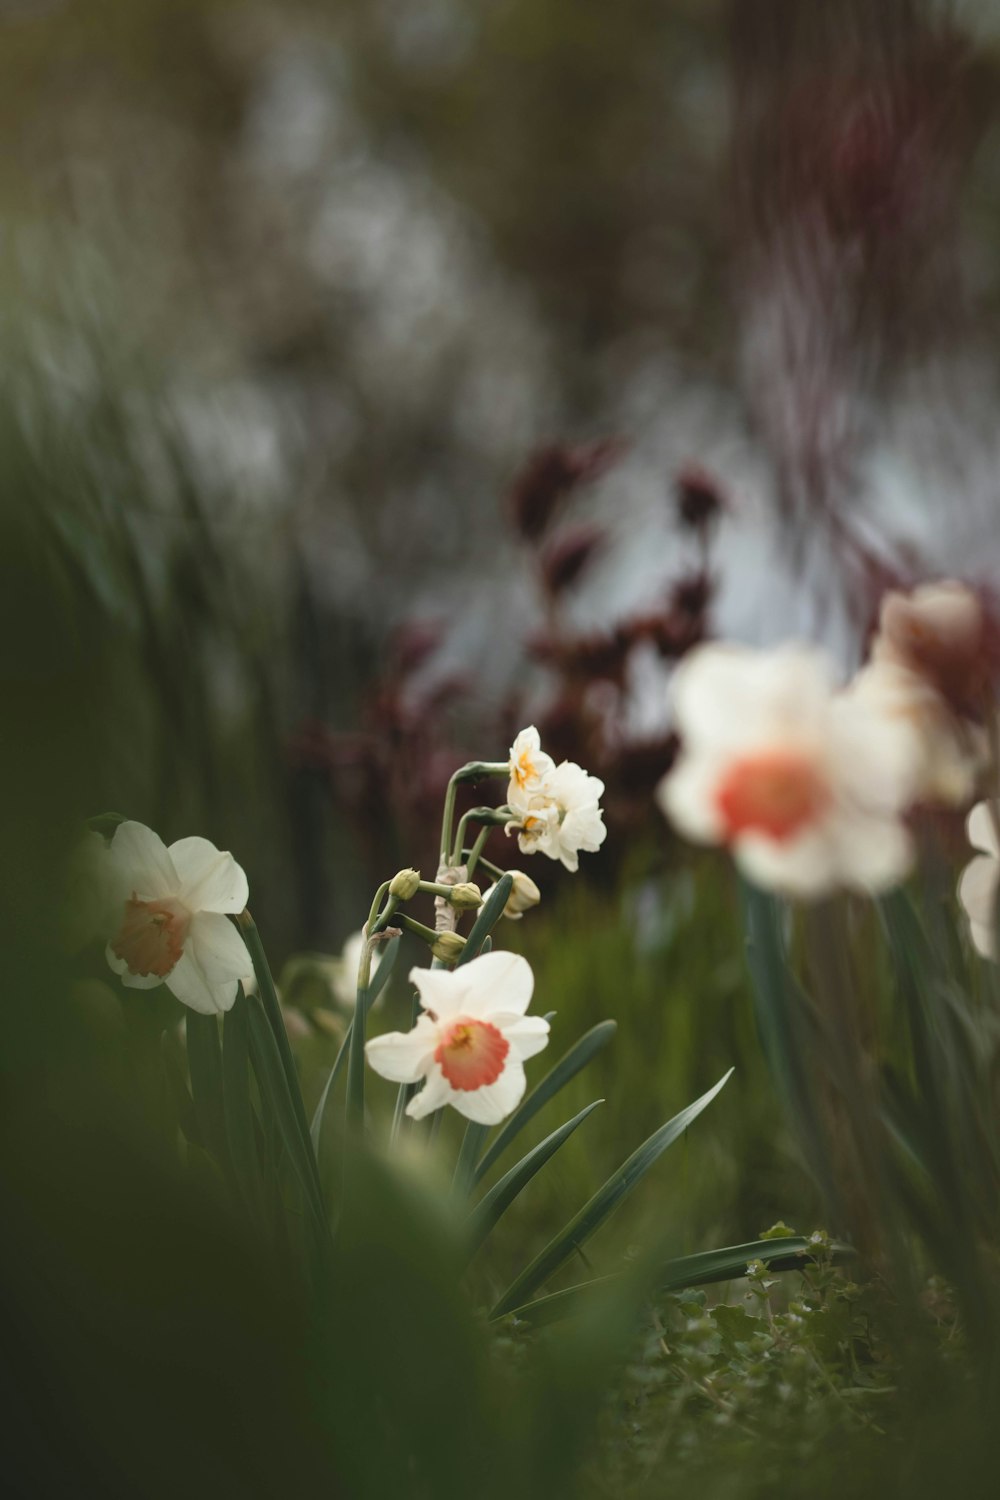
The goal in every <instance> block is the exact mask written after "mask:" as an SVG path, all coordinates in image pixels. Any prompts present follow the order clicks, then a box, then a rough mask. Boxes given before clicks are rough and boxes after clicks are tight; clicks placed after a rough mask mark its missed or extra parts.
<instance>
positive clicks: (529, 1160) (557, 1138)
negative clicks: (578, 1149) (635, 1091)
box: [466, 1099, 604, 1259]
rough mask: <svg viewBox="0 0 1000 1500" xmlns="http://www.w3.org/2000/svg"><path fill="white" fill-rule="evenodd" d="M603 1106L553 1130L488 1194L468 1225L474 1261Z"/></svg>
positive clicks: (584, 1111)
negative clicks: (520, 1197) (502, 1221)
mask: <svg viewBox="0 0 1000 1500" xmlns="http://www.w3.org/2000/svg"><path fill="white" fill-rule="evenodd" d="M603 1103H604V1100H603V1099H595V1100H594V1102H593V1104H588V1105H587V1106H586V1108H585V1109H581V1111H580V1113H579V1114H578V1115H574V1116H573V1118H572V1120H567V1121H566V1123H565V1124H564V1125H560V1126H559V1128H558V1130H553V1132H552V1134H551V1135H547V1136H546V1137H545V1139H544V1141H540V1142H539V1144H538V1145H537V1146H535V1147H534V1149H533V1150H531V1151H529V1152H528V1154H527V1155H526V1156H523V1157H522V1158H521V1160H520V1161H519V1162H518V1163H517V1165H516V1166H515V1167H511V1169H510V1171H509V1172H507V1173H506V1174H505V1175H504V1176H503V1177H501V1178H500V1181H499V1182H497V1183H494V1185H493V1187H491V1188H490V1190H489V1192H488V1193H486V1194H484V1196H483V1197H482V1198H481V1199H480V1201H479V1202H478V1203H477V1204H476V1206H475V1208H474V1209H473V1210H472V1212H471V1214H470V1215H469V1217H468V1220H467V1221H466V1232H467V1235H468V1253H469V1257H470V1259H471V1257H472V1256H473V1255H474V1254H475V1252H476V1251H477V1250H478V1249H479V1246H480V1245H481V1244H482V1243H483V1240H485V1239H486V1236H487V1235H488V1234H489V1233H490V1231H491V1230H492V1228H493V1226H494V1225H495V1224H496V1223H497V1221H498V1220H499V1219H500V1218H501V1217H502V1215H503V1214H505V1213H506V1212H507V1209H508V1208H509V1207H510V1205H511V1204H512V1203H513V1201H514V1199H515V1198H516V1197H517V1196H518V1194H519V1193H520V1192H521V1190H522V1188H524V1187H526V1186H527V1184H528V1183H529V1182H530V1181H531V1179H532V1178H533V1177H534V1176H535V1174H536V1172H540V1171H541V1169H542V1167H544V1165H545V1163H546V1162H547V1161H548V1160H549V1159H550V1157H553V1156H554V1155H555V1154H556V1152H557V1151H558V1150H559V1147H560V1146H561V1145H563V1143H564V1142H565V1141H568V1140H569V1138H570V1136H571V1135H572V1134H573V1132H574V1131H575V1130H576V1129H577V1128H578V1126H580V1125H582V1124H583V1122H584V1120H585V1119H586V1118H587V1116H588V1115H590V1114H593V1112H594V1110H595V1109H596V1108H597V1106H598V1105H599V1104H603Z"/></svg>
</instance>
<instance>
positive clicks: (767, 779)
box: [657, 644, 918, 897]
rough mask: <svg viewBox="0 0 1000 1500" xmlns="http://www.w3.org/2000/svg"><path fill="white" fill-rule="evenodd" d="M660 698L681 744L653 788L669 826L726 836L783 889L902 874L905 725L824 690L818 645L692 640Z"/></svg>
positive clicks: (812, 891) (907, 857) (910, 756)
mask: <svg viewBox="0 0 1000 1500" xmlns="http://www.w3.org/2000/svg"><path fill="white" fill-rule="evenodd" d="M671 697H672V701H673V708H674V713H675V718H676V722H677V728H678V730H679V731H680V734H681V738H682V751H681V754H680V756H679V758H678V761H677V764H676V765H675V766H674V768H673V769H672V770H671V771H670V772H669V773H668V775H667V776H666V777H665V778H664V780H663V781H662V782H661V783H660V786H659V789H658V792H657V796H658V800H659V802H660V805H661V807H662V809H663V811H664V812H665V814H666V816H667V817H668V818H669V819H670V821H671V822H672V823H673V824H674V825H675V826H676V827H677V828H678V829H679V830H680V832H681V833H683V834H685V835H686V836H687V837H688V838H691V839H694V840H696V841H697V842H699V843H706V844H724V845H726V846H727V847H729V848H731V850H732V852H733V856H734V858H735V860H736V862H737V864H738V865H739V866H740V868H741V869H742V870H743V871H744V872H745V873H746V874H747V875H748V876H749V878H750V879H751V880H753V881H754V882H755V883H756V884H758V885H760V886H763V887H765V888H769V889H774V890H779V891H784V892H787V893H789V894H792V895H798V896H806V897H814V896H820V895H822V894H824V893H826V892H828V891H832V890H835V889H836V888H838V887H839V886H849V887H854V888H857V889H861V890H869V891H877V890H883V889H885V888H886V887H888V886H891V885H894V884H896V883H897V882H898V881H899V880H901V879H902V878H903V876H904V875H905V874H906V872H907V870H908V869H909V866H910V862H911V859H912V845H911V839H910V836H909V833H908V831H907V829H906V828H905V827H904V825H903V823H902V821H901V818H900V814H901V812H902V811H903V809H904V808H905V807H906V805H907V803H908V801H909V798H910V794H911V789H912V787H913V784H914V780H915V775H916V760H917V754H918V749H917V741H916V737H915V735H914V734H913V732H912V730H911V729H910V728H909V726H907V725H904V724H902V723H898V722H896V721H894V720H893V719H892V718H891V717H890V716H889V715H886V714H884V713H876V712H872V711H871V709H870V707H869V706H868V705H867V704H866V702H865V701H864V698H863V697H859V696H857V695H854V696H852V695H850V694H844V693H841V694H837V693H835V692H834V690H833V676H832V669H831V664H830V663H829V662H828V660H827V658H826V657H825V656H824V655H823V654H822V653H821V652H819V651H816V650H814V649H812V648H810V647H805V646H796V645H787V646H782V647H780V648H778V649H777V650H773V651H755V650H753V649H751V648H749V647H744V646H737V645H723V644H714V645H706V646H701V647H698V648H697V649H696V650H694V651H692V652H690V654H689V655H688V656H687V657H685V659H684V660H683V661H682V662H681V663H680V665H679V666H678V667H677V669H676V671H675V672H674V676H673V679H672V681H671Z"/></svg>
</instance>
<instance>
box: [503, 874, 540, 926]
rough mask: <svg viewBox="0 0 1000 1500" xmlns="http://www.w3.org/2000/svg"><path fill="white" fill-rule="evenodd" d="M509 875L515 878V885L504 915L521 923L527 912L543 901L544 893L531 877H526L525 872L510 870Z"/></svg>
mask: <svg viewBox="0 0 1000 1500" xmlns="http://www.w3.org/2000/svg"><path fill="white" fill-rule="evenodd" d="M507 873H508V874H509V875H512V876H513V877H514V884H513V886H512V888H511V893H510V895H509V896H508V898H507V905H506V906H505V907H504V909H503V914H504V916H505V917H510V919H511V921H514V922H519V921H520V920H521V918H522V917H523V916H524V913H525V912H526V911H530V910H531V908H532V907H533V906H537V905H538V903H539V901H541V899H542V893H541V891H540V890H539V889H538V887H537V885H536V884H535V882H534V881H533V880H532V878H531V876H530V875H525V873H524V871H523V870H508V872H507Z"/></svg>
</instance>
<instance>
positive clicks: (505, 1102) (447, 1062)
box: [365, 953, 549, 1125]
mask: <svg viewBox="0 0 1000 1500" xmlns="http://www.w3.org/2000/svg"><path fill="white" fill-rule="evenodd" d="M410 981H411V983H412V984H415V985H416V987H417V990H418V991H419V993H420V1004H421V1006H422V1007H423V1010H422V1013H421V1014H420V1016H418V1018H417V1023H416V1025H415V1026H414V1028H413V1030H412V1031H393V1032H389V1033H388V1034H387V1035H385V1036H377V1037H374V1038H373V1039H372V1040H371V1041H370V1042H368V1043H367V1044H366V1046H365V1054H366V1056H367V1058H368V1061H369V1063H370V1065H371V1066H372V1067H373V1068H374V1070H375V1072H376V1073H379V1074H381V1076H382V1077H383V1078H389V1079H391V1080H392V1081H393V1082H394V1083H418V1082H419V1081H420V1079H424V1086H423V1088H422V1089H421V1090H420V1092H419V1093H418V1094H415V1095H414V1096H413V1098H412V1099H411V1100H410V1102H409V1104H408V1105H407V1107H406V1113H407V1114H408V1115H409V1116H411V1118H412V1119H414V1120H421V1119H423V1117H424V1116H425V1115H429V1114H431V1113H432V1112H433V1111H434V1110H436V1109H441V1108H442V1106H443V1105H445V1104H450V1105H452V1107H453V1108H454V1109H457V1110H458V1112H459V1114H461V1115H464V1116H465V1118H466V1119H467V1120H475V1121H476V1122H477V1123H478V1124H480V1125H496V1124H498V1123H499V1122H500V1121H501V1120H503V1119H505V1118H506V1116H507V1115H509V1114H510V1112H511V1111H512V1110H513V1109H515V1108H516V1107H517V1105H518V1104H519V1103H520V1101H521V1098H522V1097H523V1095H524V1090H525V1076H524V1062H525V1059H526V1058H529V1057H534V1056H535V1053H536V1052H541V1050H542V1048H543V1047H545V1046H546V1044H547V1043H548V1039H549V1023H548V1021H545V1020H543V1019H542V1018H541V1016H528V1015H525V1011H526V1010H527V1009H528V1005H529V1004H530V1002H531V993H532V990H533V989H534V983H535V980H534V975H533V974H532V972H531V966H530V964H529V963H528V961H527V959H524V958H522V957H521V956H520V954H517V953H483V954H480V956H479V957H478V958H474V959H472V961H471V962H470V963H467V964H463V965H462V966H461V967H460V968H457V969H412V970H411V971H410Z"/></svg>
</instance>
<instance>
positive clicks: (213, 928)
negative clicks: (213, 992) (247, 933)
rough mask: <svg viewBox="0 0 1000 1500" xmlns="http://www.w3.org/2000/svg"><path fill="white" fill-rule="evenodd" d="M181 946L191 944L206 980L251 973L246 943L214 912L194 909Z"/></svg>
mask: <svg viewBox="0 0 1000 1500" xmlns="http://www.w3.org/2000/svg"><path fill="white" fill-rule="evenodd" d="M185 947H187V948H193V950H194V957H195V960H196V962H197V964H198V967H199V968H200V969H201V970H202V972H203V973H204V975H205V978H206V979H207V980H208V982H209V984H212V985H215V984H228V983H229V982H230V980H233V979H246V978H248V976H249V975H251V974H252V973H253V963H252V961H251V959H250V954H249V953H248V952H247V945H246V943H245V942H244V941H243V939H242V937H241V936H240V933H239V931H238V929H237V928H236V927H234V926H233V924H232V922H230V920H229V918H228V917H224V916H222V915H220V914H219V913H218V912H211V911H200V912H196V913H195V915H194V916H193V917H192V918H191V926H190V929H189V930H188V938H187V943H186V944H185Z"/></svg>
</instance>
